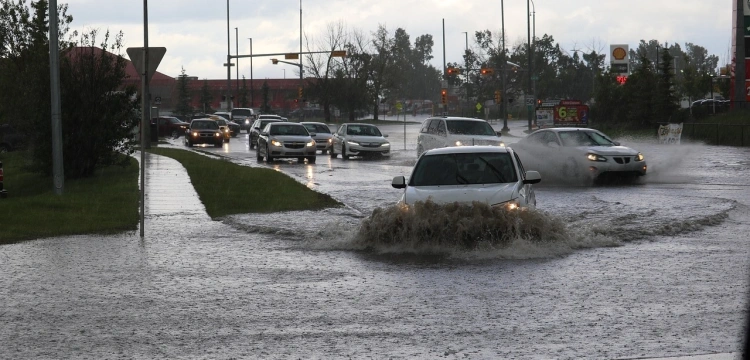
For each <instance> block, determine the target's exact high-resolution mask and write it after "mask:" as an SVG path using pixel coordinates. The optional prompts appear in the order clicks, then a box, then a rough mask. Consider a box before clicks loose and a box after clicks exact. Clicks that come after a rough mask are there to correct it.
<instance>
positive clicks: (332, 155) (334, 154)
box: [331, 145, 338, 159]
mask: <svg viewBox="0 0 750 360" xmlns="http://www.w3.org/2000/svg"><path fill="white" fill-rule="evenodd" d="M336 156H338V155H336V152H335V151H333V145H331V159H335V158H336Z"/></svg>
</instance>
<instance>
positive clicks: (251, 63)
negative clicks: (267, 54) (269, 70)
mask: <svg viewBox="0 0 750 360" xmlns="http://www.w3.org/2000/svg"><path fill="white" fill-rule="evenodd" d="M248 39H249V40H250V107H253V106H255V100H253V93H254V92H255V90H254V89H253V38H248Z"/></svg>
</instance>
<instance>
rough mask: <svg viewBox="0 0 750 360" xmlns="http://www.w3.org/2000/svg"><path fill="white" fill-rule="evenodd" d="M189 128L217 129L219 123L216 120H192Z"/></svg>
mask: <svg viewBox="0 0 750 360" xmlns="http://www.w3.org/2000/svg"><path fill="white" fill-rule="evenodd" d="M190 128H191V129H196V130H218V129H219V124H217V123H216V121H193V123H192V124H190Z"/></svg>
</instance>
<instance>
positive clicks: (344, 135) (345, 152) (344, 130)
mask: <svg viewBox="0 0 750 360" xmlns="http://www.w3.org/2000/svg"><path fill="white" fill-rule="evenodd" d="M386 137H388V135H383V133H381V132H380V129H378V127H377V126H375V125H371V124H360V123H345V124H341V126H340V127H339V129H338V130H337V131H336V133H335V134H333V139H332V141H331V158H336V157H337V156H338V154H341V158H343V159H344V160H346V159H349V157H350V156H390V155H391V143H389V142H388V140H386V139H385V138H386Z"/></svg>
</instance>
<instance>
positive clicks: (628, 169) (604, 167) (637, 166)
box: [588, 157, 648, 176]
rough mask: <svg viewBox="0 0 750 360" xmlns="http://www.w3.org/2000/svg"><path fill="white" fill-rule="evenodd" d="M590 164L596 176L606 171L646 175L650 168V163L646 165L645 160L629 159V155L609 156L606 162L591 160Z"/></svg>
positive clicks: (590, 169)
mask: <svg viewBox="0 0 750 360" xmlns="http://www.w3.org/2000/svg"><path fill="white" fill-rule="evenodd" d="M631 158H632V157H631ZM588 165H589V171H590V172H591V174H592V175H594V176H598V175H601V174H604V173H610V174H622V175H626V174H632V175H638V176H643V175H646V172H647V170H648V165H646V162H645V161H633V160H632V159H629V160H628V157H614V158H613V157H608V159H607V161H605V162H600V161H590V162H589V164H588Z"/></svg>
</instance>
